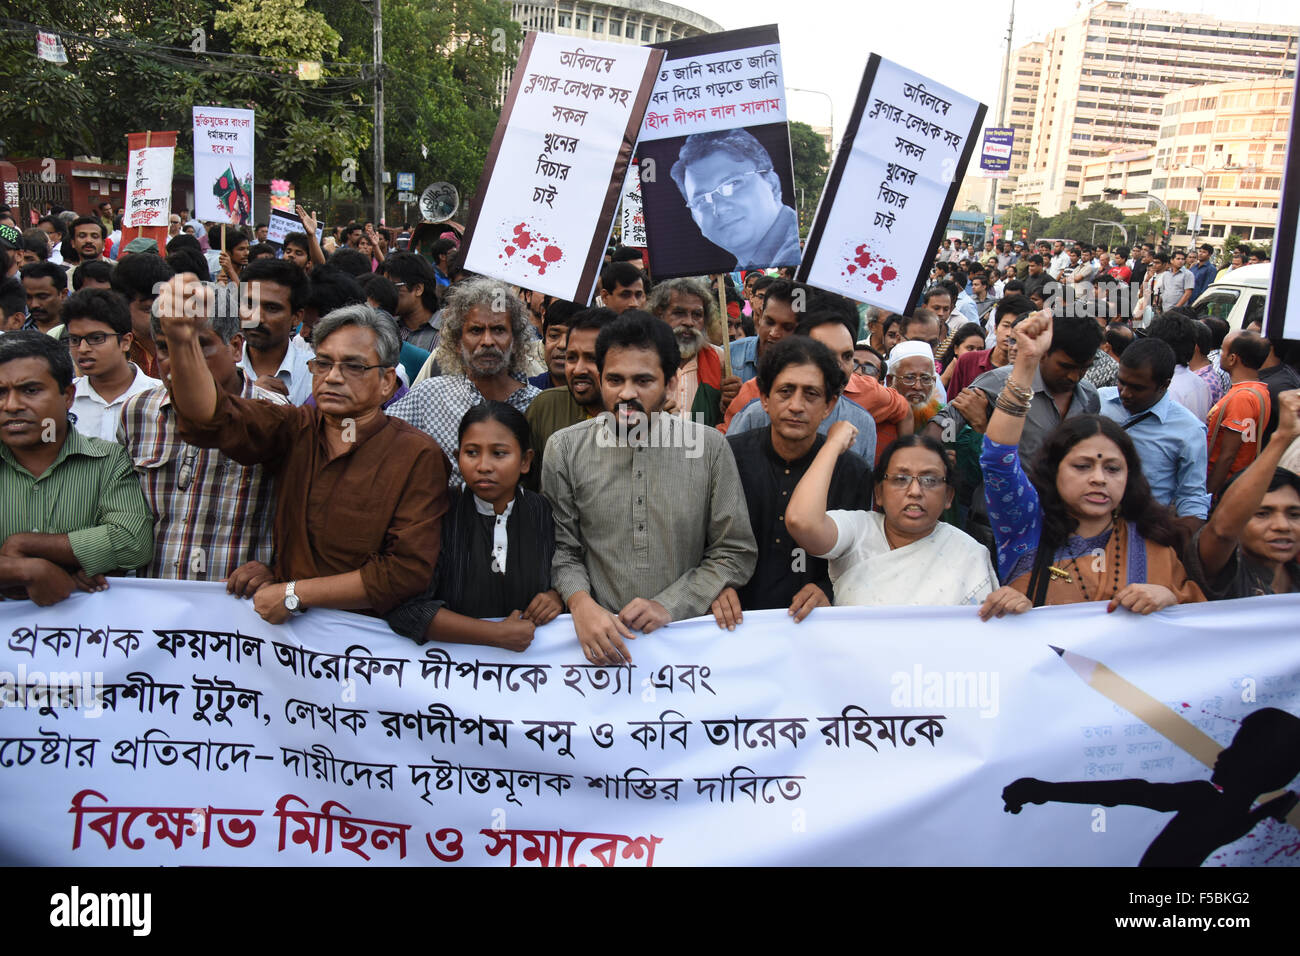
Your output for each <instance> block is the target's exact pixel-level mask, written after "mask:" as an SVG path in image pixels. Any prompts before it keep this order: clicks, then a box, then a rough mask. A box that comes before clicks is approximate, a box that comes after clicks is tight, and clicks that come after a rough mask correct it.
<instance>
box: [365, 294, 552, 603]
mask: <svg viewBox="0 0 1300 956" xmlns="http://www.w3.org/2000/svg"><path fill="white" fill-rule="evenodd" d="M528 324H529V323H528V312H527V310H526V308H525V306H524V303H523V302H522V301H521V300H520V298H519V296H517V295H515V294H514V292H513V291H512V290H511V288H510V286H508V285H506V284H505V283H504V282H498V281H496V280H495V279H486V278H477V279H469V280H466V281H465V282H460V283H457V284H456V285H454V286H452V287H451V288H450V290H449V291H448V294H447V298H446V301H445V302H444V303H443V307H442V337H441V338H440V339H439V342H438V350H437V351H436V352H434V354H433V360H434V361H436V362H437V365H438V368H439V369H440V370H441V373H442V374H440V375H436V376H434V377H433V378H426V379H425V380H424V381H422V382H417V383H416V384H415V386H414V387H412V389H411V390H410V391H409V392H407V393H406V394H405V395H404V396H402V398H400V399H398V400H397V401H396V402H394V403H393V405H392V406H390V407H389V409H388V413H389V414H390V415H392V416H394V417H395V418H400V419H402V420H403V421H406V422H410V423H411V424H412V425H414V426H415V427H416V428H418V429H420V430H421V431H423V432H426V433H428V434H430V435H432V436H433V438H434V440H435V441H437V443H438V445H439V446H440V447H441V448H442V450H443V451H444V452H446V454H447V457H448V458H449V459H450V461H451V481H452V484H453V485H454V486H455V487H460V486H461V485H463V484H464V483H465V482H464V479H463V478H462V477H461V474H460V468H459V467H458V466H457V464H456V458H457V452H458V450H459V448H460V439H459V437H458V434H459V431H460V420H461V418H462V417H464V415H465V413H466V412H467V411H469V410H470V409H471V408H472V407H473V406H475V405H477V404H478V403H479V402H482V401H484V400H490V401H497V402H505V403H506V404H507V405H513V406H514V407H515V408H517V409H519V411H521V412H525V411H527V410H528V406H529V405H531V404H532V401H533V399H534V398H536V397H537V396H538V395H540V394H541V390H540V389H538V388H535V387H534V386H532V385H529V384H528V378H527V361H528V335H527V330H528ZM426 583H427V582H426Z"/></svg>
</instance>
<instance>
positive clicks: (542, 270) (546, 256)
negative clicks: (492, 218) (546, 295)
mask: <svg viewBox="0 0 1300 956" xmlns="http://www.w3.org/2000/svg"><path fill="white" fill-rule="evenodd" d="M503 225H504V224H503ZM511 233H512V234H511V235H510V236H507V237H504V238H502V240H501V242H502V244H503V246H504V252H502V253H500V254H498V256H497V258H498V259H505V258H507V257H510V258H513V257H514V255H515V253H516V252H521V251H523V250H524V249H528V248H529V247H533V248H534V249H536V250H537V251H536V252H533V253H532V255H530V256H529V257H528V258H527V259H525V260H524V261H525V262H527V263H528V264H529V265H531V266H535V267H536V268H537V274H538V275H546V267H547V266H549V265H551V264H552V263H556V262H559V261H560V260H561V259H563V258H564V250H563V249H561V248H560V247H559V246H557V245H552V244H550V242H551V240H550V237H548V236H543V235H541V234H540V233H539V232H538V231H537V230H536V229H534V228H532V227H531V226H529V224H528V223H526V222H521V223H518V224H517V225H515V227H514V228H513V229H512V230H511Z"/></svg>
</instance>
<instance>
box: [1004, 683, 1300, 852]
mask: <svg viewBox="0 0 1300 956" xmlns="http://www.w3.org/2000/svg"><path fill="white" fill-rule="evenodd" d="M1296 774H1300V717H1296V716H1295V715H1294V714H1289V713H1287V712H1286V711H1284V710H1278V709H1277V708H1276V707H1265V708H1262V709H1260V710H1257V711H1255V712H1254V713H1252V714H1249V715H1248V716H1247V717H1246V718H1245V719H1244V720H1242V722H1241V726H1240V727H1239V728H1238V729H1237V733H1236V736H1234V737H1233V738H1232V743H1231V744H1229V745H1228V746H1227V747H1225V748H1224V749H1223V750H1222V751H1220V752H1219V757H1218V759H1217V760H1216V761H1215V762H1214V771H1213V773H1212V774H1211V775H1210V779H1209V780H1208V781H1207V780H1185V781H1183V782H1181V783H1151V782H1150V781H1147V780H1137V779H1133V780H1077V781H1071V782H1068V783H1049V782H1048V781H1045V780H1038V779H1035V778H1034V777H1021V778H1020V779H1019V780H1017V781H1015V782H1014V783H1012V784H1010V785H1008V786H1007V787H1005V788H1004V789H1003V791H1002V800H1003V802H1004V803H1005V806H1004V807H1003V809H1004V810H1005V811H1006V812H1008V813H1019V812H1020V811H1021V809H1022V808H1023V807H1024V805H1025V804H1026V803H1047V802H1048V801H1051V802H1053V803H1085V804H1093V805H1097V806H1104V807H1114V806H1119V805H1126V806H1135V807H1146V808H1148V809H1150V810H1156V811H1158V812H1160V813H1173V814H1175V816H1174V818H1173V819H1172V820H1170V821H1169V823H1167V824H1166V825H1165V828H1164V829H1163V830H1161V831H1160V833H1159V835H1158V836H1157V837H1156V838H1155V839H1154V840H1152V841H1151V845H1150V846H1149V847H1147V849H1146V852H1145V853H1143V854H1142V859H1141V860H1140V861H1139V863H1138V865H1139V866H1183V867H1186V866H1200V865H1201V864H1202V863H1204V862H1205V860H1206V858H1207V857H1208V856H1209V855H1210V854H1211V853H1213V852H1214V851H1215V850H1217V849H1219V848H1220V847H1223V846H1227V845H1228V844H1229V843H1233V842H1234V841H1236V840H1240V839H1241V838H1242V837H1244V836H1245V835H1246V834H1247V833H1249V832H1250V831H1251V830H1253V829H1254V828H1255V826H1256V825H1257V824H1258V823H1260V822H1261V821H1262V820H1266V819H1273V820H1282V819H1284V818H1285V817H1286V815H1287V814H1288V813H1290V812H1291V810H1292V809H1294V808H1295V806H1296V803H1297V801H1298V800H1300V797H1297V796H1296V794H1295V793H1293V792H1291V791H1287V792H1286V793H1282V794H1279V795H1278V796H1276V797H1273V798H1272V799H1270V800H1268V801H1267V802H1265V803H1262V804H1260V805H1259V806H1258V807H1256V808H1255V809H1253V810H1252V809H1251V805H1252V804H1253V803H1254V802H1255V800H1256V799H1257V798H1258V797H1259V795H1260V794H1263V793H1271V792H1273V791H1275V790H1280V789H1282V788H1283V787H1285V786H1286V785H1287V784H1289V783H1290V782H1291V780H1292V779H1294V777H1295V776H1296Z"/></svg>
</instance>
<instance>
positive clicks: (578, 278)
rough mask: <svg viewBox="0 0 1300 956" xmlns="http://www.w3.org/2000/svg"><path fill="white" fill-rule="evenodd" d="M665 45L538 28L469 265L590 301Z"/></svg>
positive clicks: (495, 149) (501, 138)
mask: <svg viewBox="0 0 1300 956" xmlns="http://www.w3.org/2000/svg"><path fill="white" fill-rule="evenodd" d="M662 59H663V51H661V50H652V49H649V48H647V47H637V46H623V45H621V44H615V43H601V42H598V41H594V40H583V39H579V38H574V37H561V36H556V35H554V34H551V33H529V34H528V36H527V37H526V38H525V40H524V46H523V50H522V52H521V53H520V55H519V63H518V65H517V66H516V67H515V74H514V79H513V80H512V81H511V83H510V92H509V94H508V95H507V97H506V103H505V106H504V107H503V108H502V110H501V120H500V122H499V123H498V124H497V129H496V133H495V134H494V135H493V137H492V145H491V146H490V147H489V149H488V157H487V163H486V165H485V166H484V168H483V175H482V177H481V178H480V179H479V184H478V192H477V194H476V196H475V200H474V207H473V208H474V209H475V210H476V215H475V217H474V219H473V220H472V221H471V223H470V225H469V228H468V229H467V230H466V233H465V241H464V243H463V244H462V247H461V248H462V264H463V265H464V267H465V268H466V269H468V270H470V271H471V272H477V273H480V274H481V275H487V276H492V277H494V278H497V279H502V280H504V281H506V282H511V283H514V284H515V285H520V286H523V287H524V288H526V289H532V290H534V291H536V292H544V293H547V294H549V295H554V296H557V297H559V298H562V299H570V300H573V301H575V302H584V303H585V302H587V301H588V300H589V299H590V297H591V295H592V293H593V292H594V290H595V285H596V279H597V278H598V276H599V270H600V267H601V265H602V256H603V254H604V251H605V245H606V243H607V242H608V240H609V235H610V233H611V232H612V231H613V226H614V212H615V207H616V205H617V203H618V199H619V193H620V191H621V190H622V188H623V184H624V179H625V177H626V175H627V165H628V163H629V162H630V161H631V159H632V147H633V144H634V143H635V142H636V131H637V129H638V128H639V127H640V125H641V119H642V117H643V116H644V114H645V108H646V102H647V101H648V99H649V97H650V88H651V86H652V84H653V82H654V75H655V72H656V71H657V70H658V68H659V63H660V61H661V60H662Z"/></svg>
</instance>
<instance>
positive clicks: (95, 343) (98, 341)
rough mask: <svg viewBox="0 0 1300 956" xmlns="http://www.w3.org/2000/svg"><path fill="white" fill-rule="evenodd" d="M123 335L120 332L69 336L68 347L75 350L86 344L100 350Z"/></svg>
mask: <svg viewBox="0 0 1300 956" xmlns="http://www.w3.org/2000/svg"><path fill="white" fill-rule="evenodd" d="M122 335H123V333H120V332H91V333H90V334H89V335H69V336H68V346H69V347H70V348H74V349H75V348H76V347H77V346H79V345H80V344H81V343H82V342H85V343H86V344H88V345H90V346H91V347H93V348H99V347H100V346H101V345H103V344H104V343H105V342H107V341H108V340H109V339H121V338H122Z"/></svg>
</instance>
